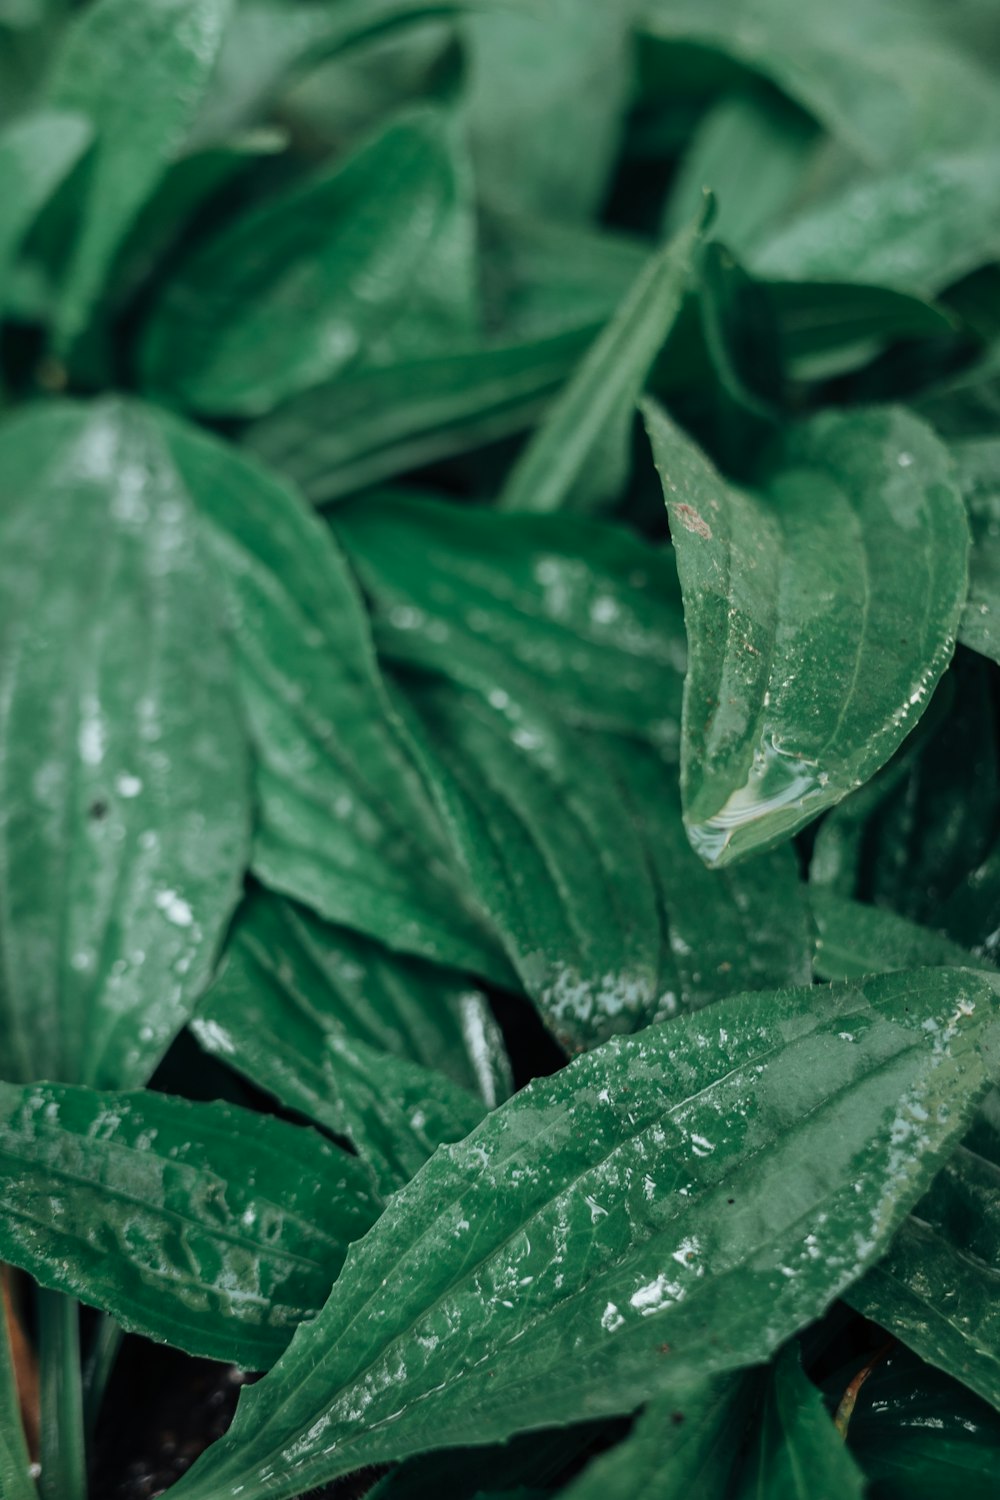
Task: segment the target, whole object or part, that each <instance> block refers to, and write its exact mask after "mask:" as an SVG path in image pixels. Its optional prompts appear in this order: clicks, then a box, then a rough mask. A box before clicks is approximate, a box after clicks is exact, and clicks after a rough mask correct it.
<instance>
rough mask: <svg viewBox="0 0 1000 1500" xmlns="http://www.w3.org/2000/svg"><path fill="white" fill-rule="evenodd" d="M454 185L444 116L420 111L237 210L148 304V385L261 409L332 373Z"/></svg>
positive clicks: (368, 328)
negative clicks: (272, 194)
mask: <svg viewBox="0 0 1000 1500" xmlns="http://www.w3.org/2000/svg"><path fill="white" fill-rule="evenodd" d="M463 191H464V178H463V176H462V174H461V173H459V172H458V171H457V170H456V163H455V159H454V155H453V150H452V143H451V131H450V126H449V123H448V121H447V118H446V117H445V116H443V115H441V114H438V113H435V112H433V111H431V110H420V111H414V112H412V113H410V114H408V115H406V116H404V117H402V118H400V119H398V120H397V121H395V122H394V123H392V124H390V125H389V126H387V127H386V129H384V130H383V131H382V132H381V133H380V134H379V135H378V136H377V137H376V138H375V139H374V140H372V141H369V142H367V143H365V144H364V145H363V146H361V147H360V148H359V149H358V150H357V151H355V152H354V153H352V155H351V156H349V157H348V158H347V160H346V161H343V162H338V163H337V164H336V165H335V166H334V167H333V168H332V169H324V170H322V171H321V172H320V173H319V175H317V176H313V177H311V178H308V179H307V180H306V181H305V182H304V183H302V184H299V185H296V186H294V187H292V188H291V189H289V190H288V191H286V192H285V193H283V194H281V195H280V196H278V197H277V198H274V199H270V200H267V201H265V202H264V203H263V204H261V205H260V206H259V207H258V208H256V209H254V210H253V211H251V212H249V213H247V214H244V215H242V216H241V217H239V218H237V219H235V221H234V222H232V223H231V224H230V225H229V226H228V227H227V228H225V229H223V230H221V231H220V232H219V233H218V234H216V235H215V236H213V237H212V238H211V239H209V240H208V242H207V243H206V244H204V245H203V246H202V247H201V248H199V249H198V250H196V251H195V252H194V253H193V254H192V255H191V256H190V257H189V259H188V260H187V261H186V262H185V263H184V264H183V265H182V266H181V267H180V268H179V270H178V272H177V274H176V276H175V277H174V279H173V280H172V281H171V282H170V283H169V284H168V286H167V288H166V290H165V292H164V294H163V296H162V298H161V299H160V300H159V302H158V303H157V305H156V307H154V309H153V312H152V314H151V316H150V319H149V322H148V324H147V327H146V331H145V337H144V340H143V351H142V365H143V371H144V377H145V381H146V384H147V386H148V387H149V388H150V389H151V390H153V391H154V392H155V393H157V394H160V395H163V396H167V397H169V398H171V399H172V400H173V401H175V402H177V403H178V404H181V405H183V406H186V407H190V408H193V409H194V410H196V411H200V412H205V413H209V414H213V415H240V416H260V415H262V414H264V413H265V412H267V411H269V410H271V408H272V407H274V406H276V405H277V404H278V402H279V401H283V400H286V399H287V398H288V397H290V396H294V395H296V394H297V393H298V392H300V391H304V390H308V389H309V388H310V387H312V386H316V385H319V384H321V383H322V382H324V381H328V380H331V379H332V378H333V377H334V376H335V375H337V374H339V373H340V372H341V371H342V370H344V369H346V368H347V367H348V366H349V365H350V364H351V363H352V362H353V361H355V360H357V359H358V357H359V355H360V353H361V352H362V350H363V349H364V348H365V347H366V346H367V345H369V344H370V343H371V342H372V341H373V340H377V339H378V338H379V337H381V336H383V335H384V334H385V332H386V330H387V328H388V327H389V325H390V324H391V323H392V321H393V319H395V318H397V317H398V316H399V315H400V313H401V312H402V311H403V310H404V308H405V307H406V305H407V298H408V297H410V296H411V294H412V293H413V291H414V289H415V287H416V285H417V284H418V282H419V278H420V276H421V274H422V272H424V270H425V262H427V261H429V260H433V257H434V256H435V254H436V253H437V250H438V241H439V238H440V235H441V231H442V229H443V228H444V229H447V227H448V226H449V224H450V222H451V219H452V216H453V213H454V207H455V201H454V200H455V197H456V195H460V194H461V193H462V192H463ZM407 310H408V312H410V313H411V315H412V311H413V309H412V307H411V308H409V309H407Z"/></svg>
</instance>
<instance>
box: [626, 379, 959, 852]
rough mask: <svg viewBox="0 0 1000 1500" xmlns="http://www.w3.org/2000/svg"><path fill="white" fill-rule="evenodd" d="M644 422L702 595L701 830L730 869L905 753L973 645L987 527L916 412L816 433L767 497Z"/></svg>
mask: <svg viewBox="0 0 1000 1500" xmlns="http://www.w3.org/2000/svg"><path fill="white" fill-rule="evenodd" d="M644 410H645V414H646V423H647V428H648V430H649V433H650V438H651V441H652V443H653V450H654V457H655V459H656V465H657V468H658V470H659V472H660V477H661V480H662V482H663V487H664V494H665V496H666V500H667V510H668V514H669V516H670V522H671V531H672V535H673V539H674V546H675V547H676V549H677V561H678V569H679V572H680V578H681V588H682V590H683V593H684V600H685V618H686V623H687V632H688V644H689V651H690V662H689V667H688V676H687V680H686V682H685V689H684V721H683V734H682V744H681V783H682V789H683V794H684V815H685V819H686V821H687V824H688V828H689V833H690V837H691V841H692V843H693V844H694V846H695V848H696V849H697V850H698V852H699V853H700V854H701V856H702V858H703V859H705V860H706V861H707V862H708V863H712V864H721V863H726V862H727V861H728V860H730V859H732V858H734V857H735V856H737V855H739V854H741V853H745V852H746V851H747V850H749V849H753V848H759V847H767V846H768V845H771V844H774V843H776V842H777V841H778V840H780V839H782V838H786V837H787V836H788V835H789V834H791V833H793V832H795V831H796V830H797V829H799V828H801V827H802V826H803V825H804V824H805V823H808V822H809V821H810V820H811V819H812V818H814V817H815V816H816V815H817V814H818V813H819V812H822V811H823V810H824V809H825V808H827V807H831V806H832V805H833V804H834V803H836V802H839V801H840V799H841V798H842V797H844V796H845V795H846V794H847V792H849V791H851V790H852V789H853V788H854V787H856V786H859V785H860V784H861V782H862V781H864V780H865V779H866V778H867V777H869V776H870V775H871V774H872V772H873V771H875V770H876V769H877V768H878V767H879V766H880V765H881V764H882V763H883V762H884V761H886V760H887V759H888V757H889V755H890V754H891V753H892V751H893V750H894V749H895V748H896V747H897V745H899V744H900V742H901V741H902V739H903V738H904V737H905V735H906V733H907V731H908V730H909V729H910V728H911V727H912V726H913V724H914V723H915V722H916V721H917V719H918V718H919V717H920V714H921V713H922V712H923V709H924V707H925V705H926V700H927V699H928V697H929V695H930V692H931V690H932V688H933V687H934V685H935V684H936V682H937V681H938V679H939V677H940V676H941V674H942V672H943V671H944V669H945V667H946V666H947V664H948V661H949V659H950V657H951V654H952V651H953V649H954V643H955V631H956V629H957V626H958V621H959V616H960V612H961V609H962V606H963V604H964V599H965V590H966V579H967V563H966V556H967V552H968V532H967V527H966V524H965V518H964V513H963V510H962V506H961V497H960V495H959V494H958V491H957V489H956V488H955V486H954V484H953V483H952V479H951V473H950V467H949V460H948V455H947V453H946V451H945V450H944V448H943V447H942V445H941V444H940V443H939V442H938V440H937V438H935V437H934V435H933V434H932V433H931V431H930V430H929V429H928V428H926V427H925V426H924V425H923V424H922V423H921V422H919V421H917V420H916V419H915V418H913V417H912V416H910V415H908V414H907V413H905V412H903V411H901V410H899V409H894V408H887V409H884V410H879V409H872V410H869V411H863V412H850V413H845V414H839V413H837V414H835V413H832V412H831V413H827V414H823V415H822V416H819V417H816V418H814V419H813V420H812V421H811V422H809V423H807V424H806V425H805V426H804V427H802V428H800V429H799V430H798V431H796V432H793V433H792V434H791V436H790V437H789V439H788V440H787V442H786V444H785V446H784V450H783V452H782V454H781V461H780V464H777V465H775V466H774V467H772V469H771V471H770V473H769V475H768V476H767V478H766V481H765V487H764V488H763V490H762V491H761V492H757V493H754V492H750V491H743V490H738V489H736V488H735V487H733V486H732V485H729V484H727V483H726V482H725V481H724V480H723V479H722V477H721V476H720V475H719V474H718V473H717V472H716V471H715V470H714V469H713V467H712V465H711V464H710V463H709V461H708V460H707V459H706V458H705V456H704V455H703V454H702V453H701V452H700V451H699V450H698V449H697V448H696V447H695V446H694V445H693V443H692V442H691V441H690V440H689V439H688V438H687V437H686V436H685V435H684V434H683V433H682V432H681V431H680V429H679V428H677V427H676V426H675V425H674V424H673V423H672V422H671V421H670V419H669V418H668V417H667V416H666V414H665V413H664V412H663V410H662V409H661V408H660V407H658V406H656V405H655V404H654V403H653V402H651V401H650V402H647V403H646V405H645V407H644Z"/></svg>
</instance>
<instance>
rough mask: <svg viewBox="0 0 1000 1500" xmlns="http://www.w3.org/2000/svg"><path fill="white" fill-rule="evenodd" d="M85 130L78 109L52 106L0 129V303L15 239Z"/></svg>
mask: <svg viewBox="0 0 1000 1500" xmlns="http://www.w3.org/2000/svg"><path fill="white" fill-rule="evenodd" d="M91 136H92V131H91V128H90V125H89V124H88V123H87V121H86V120H85V119H84V117H83V116H82V115H79V114H70V113H69V112H68V111H58V110H38V111H36V112H35V113H33V114H28V115H25V116H24V118H23V119H18V120H15V121H13V122H12V123H11V124H9V125H6V126H4V128H3V130H2V131H0V197H2V200H3V206H4V208H3V219H2V220H0V305H2V303H3V300H4V298H5V296H6V282H7V278H8V275H9V273H10V268H11V265H12V263H13V260H14V257H15V255H16V252H17V249H18V246H19V245H20V242H21V240H22V239H23V238H24V236H25V234H26V233H27V231H28V230H29V229H30V228H31V225H32V223H33V222H34V220H35V217H36V215H37V214H38V212H39V211H40V210H41V209H42V208H44V206H45V204H46V202H47V201H48V200H49V198H50V197H51V196H52V193H53V192H54V191H55V189H56V188H57V187H58V186H59V184H60V182H62V180H63V178H64V177H66V175H67V174H68V173H69V171H70V170H71V169H72V167H73V166H75V164H76V163H77V162H78V161H79V159H80V157H81V156H82V155H83V153H84V151H85V150H86V149H87V146H88V145H89V144H90V140H91Z"/></svg>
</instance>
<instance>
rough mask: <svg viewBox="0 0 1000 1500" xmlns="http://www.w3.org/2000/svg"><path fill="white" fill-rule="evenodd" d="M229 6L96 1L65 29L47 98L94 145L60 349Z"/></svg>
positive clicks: (169, 138)
mask: <svg viewBox="0 0 1000 1500" xmlns="http://www.w3.org/2000/svg"><path fill="white" fill-rule="evenodd" d="M232 9H233V4H232V0H96V3H95V4H93V5H89V6H88V7H87V8H86V10H84V11H83V12H82V13H81V14H80V15H78V16H75V17H74V18H73V20H72V23H71V25H70V26H69V28H68V29H67V31H66V32H65V35H64V38H63V41H62V44H61V46H60V47H59V49H58V51H57V53H56V57H55V62H54V67H53V72H52V76H51V78H50V80H49V88H48V99H49V102H50V103H51V104H52V105H54V106H55V107H56V108H58V109H69V110H74V111H78V112H79V113H80V114H83V115H85V116H86V117H87V118H88V119H89V120H90V121H91V123H92V124H93V126H94V130H95V133H96V144H95V148H94V157H93V161H92V164H91V169H90V177H89V181H88V185H87V192H86V197H85V202H84V217H83V224H82V227H81V229H80V233H79V235H78V237H77V239H76V241H75V243H74V245H73V250H72V255H71V258H70V263H69V269H68V271H67V273H66V277H65V280H64V282H63V285H62V289H61V294H60V300H59V306H58V310H57V317H56V332H57V343H58V345H59V347H60V348H61V349H62V350H63V351H65V350H67V349H68V348H69V347H70V346H71V345H72V344H73V342H74V341H75V340H76V338H77V337H78V336H79V334H81V333H82V332H83V331H84V329H85V328H86V326H87V323H88V321H89V319H90V316H91V313H92V311H93V308H94V305H95V303H96V302H97V301H98V299H99V298H100V295H101V292H102V291H103V289H104V283H105V280H106V278H107V274H108V271H109V269H110V266H111V261H112V258H113V256H114V254H115V251H116V250H117V249H118V246H119V245H120V244H121V242H122V240H123V239H124V237H125V234H126V233H127V231H128V230H129V229H130V228H131V226H132V224H133V222H134V220H135V217H136V215H137V214H138V212H139V210H140V209H141V208H142V206H143V204H144V203H146V202H147V200H148V199H149V198H150V196H151V195H152V193H153V191H154V189H155V188H156V186H157V184H158V183H159V181H160V180H161V178H162V177H163V174H164V172H165V171H166V168H167V164H168V163H169V162H170V160H171V158H172V157H173V156H175V155H176V154H177V152H178V151H179V149H180V147H181V145H182V144H183V141H184V138H185V136H186V134H187V132H188V130H189V129H190V126H191V123H192V121H193V119H194V116H195V113H196V111H197V109H198V106H199V104H200V103H201V100H202V97H203V95H204V93H205V90H206V87H207V85H208V82H209V79H210V77H211V74H212V68H213V66H214V64H215V59H216V57H217V55H218V52H219V47H220V45H221V42H222V35H223V32H224V30H225V26H226V22H227V21H228V19H229V15H230V12H231V10H232Z"/></svg>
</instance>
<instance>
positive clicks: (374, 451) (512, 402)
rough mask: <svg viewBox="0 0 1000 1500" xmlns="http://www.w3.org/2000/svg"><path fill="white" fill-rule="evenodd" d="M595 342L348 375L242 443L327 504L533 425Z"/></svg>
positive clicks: (482, 351) (461, 352) (513, 346)
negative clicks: (589, 346) (577, 362)
mask: <svg viewBox="0 0 1000 1500" xmlns="http://www.w3.org/2000/svg"><path fill="white" fill-rule="evenodd" d="M593 335H594V329H593V326H592V325H585V326H584V327H583V328H575V329H568V330H566V332H564V333H558V334H553V335H552V336H551V337H550V338H539V339H527V340H522V341H518V342H511V343H503V344H496V345H488V344H482V345H480V344H475V345H473V346H472V347H471V348H465V347H462V346H461V345H458V346H456V347H455V349H454V350H453V351H449V350H444V351H443V352H442V353H435V352H431V351H425V352H424V354H423V355H414V356H412V357H410V358H408V359H403V360H400V361H399V362H397V363H394V364H387V365H378V366H374V367H372V368H366V369H359V370H347V371H345V372H344V374H343V375H342V376H341V377H340V379H339V380H335V381H333V382H331V383H330V384H329V385H323V386H318V387H317V388H316V389H315V390H312V391H307V392H306V393H305V394H303V395H302V396H298V397H295V398H294V399H293V400H291V401H289V402H286V404H285V405H284V406H279V407H278V409H277V411H275V412H272V413H271V415H270V416H269V417H265V418H264V419H263V420H262V421H260V422H255V423H254V424H253V425H252V426H251V427H250V428H249V430H248V431H247V432H246V433H245V434H244V438H243V441H244V442H245V443H246V445H247V446H248V447H250V448H252V449H253V451H254V452H255V453H257V454H259V455H260V457H261V458H263V459H264V460H265V461H266V462H268V463H271V464H274V465H275V467H277V468H279V469H281V471H282V472H283V473H284V474H286V475H287V476H288V477H289V479H292V480H293V481H294V482H295V483H296V484H298V486H299V487H300V489H301V490H302V491H303V493H304V494H305V495H306V496H307V497H308V499H310V500H311V501H312V502H313V504H314V505H326V504H329V503H330V502H331V501H333V500H338V499H340V498H341V497H342V496H344V495H347V494H350V493H351V491H353V490H360V489H364V488H365V487H366V486H368V485H372V484H377V483H379V482H380V481H382V480H386V479H391V478H393V477H394V476H395V475H397V474H402V473H404V472H405V471H406V470H408V469H417V468H421V467H422V466H423V465H425V464H430V463H436V462H438V461H439V460H441V459H443V458H451V457H453V456H454V455H455V454H458V453H465V452H468V451H469V450H470V449H473V448H477V447H480V446H482V445H483V444H486V443H491V442H494V441H496V440H497V439H498V438H502V437H507V436H509V435H510V434H511V433H514V432H519V431H521V430H522V429H523V428H525V427H529V426H531V424H532V423H533V422H534V420H535V419H536V418H537V417H538V416H539V415H540V414H541V413H542V411H544V409H545V407H546V406H547V405H548V403H549V402H550V401H551V399H552V396H553V394H554V392H555V391H557V390H558V389H559V387H560V386H561V385H562V384H563V382H564V381H565V379H566V377H567V375H568V374H569V373H570V371H571V370H572V368H573V365H574V364H575V362H576V360H577V359H578V358H579V356H580V354H581V353H582V351H583V350H584V349H585V348H586V347H587V345H588V343H589V342H590V341H591V339H592V338H593Z"/></svg>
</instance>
